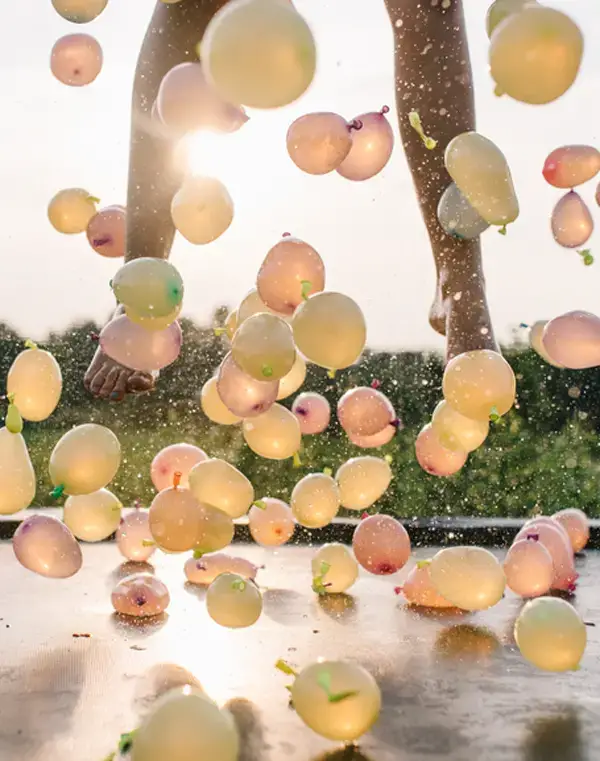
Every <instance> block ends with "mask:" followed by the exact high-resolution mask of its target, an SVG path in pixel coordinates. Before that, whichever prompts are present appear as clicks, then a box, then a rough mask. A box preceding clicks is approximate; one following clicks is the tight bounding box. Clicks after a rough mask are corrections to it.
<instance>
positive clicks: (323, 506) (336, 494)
mask: <svg viewBox="0 0 600 761" xmlns="http://www.w3.org/2000/svg"><path fill="white" fill-rule="evenodd" d="M290 507H291V508H292V514H293V516H294V518H295V519H296V521H297V522H298V523H299V524H300V525H301V526H305V527H306V528H322V527H323V526H327V525H328V524H329V523H331V521H332V520H333V519H334V518H335V516H336V515H337V513H338V510H339V509H340V490H339V488H338V485H337V483H336V482H335V481H334V479H333V478H332V477H331V476H328V475H326V474H325V473H310V474H309V475H308V476H304V478H302V479H300V481H298V483H297V484H296V485H295V486H294V489H293V491H292V498H291V502H290Z"/></svg>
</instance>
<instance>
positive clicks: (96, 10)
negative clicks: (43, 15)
mask: <svg viewBox="0 0 600 761" xmlns="http://www.w3.org/2000/svg"><path fill="white" fill-rule="evenodd" d="M107 4H108V0H52V5H53V6H54V10H55V11H56V12H57V13H58V14H60V15H61V16H62V17H63V18H64V19H65V20H66V21H71V22H72V23H73V24H88V23H89V22H90V21H93V20H94V19H95V18H97V17H98V16H99V15H100V14H101V13H102V11H103V10H104V9H105V8H106V6H107Z"/></svg>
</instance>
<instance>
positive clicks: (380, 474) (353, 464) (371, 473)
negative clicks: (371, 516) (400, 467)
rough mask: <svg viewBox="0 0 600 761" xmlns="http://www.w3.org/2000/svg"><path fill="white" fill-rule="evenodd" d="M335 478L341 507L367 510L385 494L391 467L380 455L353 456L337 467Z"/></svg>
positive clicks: (390, 478)
mask: <svg viewBox="0 0 600 761" xmlns="http://www.w3.org/2000/svg"><path fill="white" fill-rule="evenodd" d="M335 480H336V481H337V485H338V487H339V490H340V501H341V504H342V507H345V508H346V509H347V510H367V509H368V508H369V507H371V506H372V505H373V504H375V502H377V500H378V499H379V498H380V497H381V496H383V495H384V494H385V492H386V490H387V488H388V486H389V485H390V481H391V480H392V469H391V468H390V465H389V463H388V461H387V460H385V459H383V458H382V457H370V456H366V457H353V458H351V459H350V460H346V462H345V463H344V464H343V465H342V466H341V467H340V468H339V469H338V471H337V473H336V474H335Z"/></svg>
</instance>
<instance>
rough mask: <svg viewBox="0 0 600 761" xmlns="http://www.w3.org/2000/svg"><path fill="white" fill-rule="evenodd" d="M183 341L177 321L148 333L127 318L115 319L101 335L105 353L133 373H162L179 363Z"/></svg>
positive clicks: (101, 343)
mask: <svg viewBox="0 0 600 761" xmlns="http://www.w3.org/2000/svg"><path fill="white" fill-rule="evenodd" d="M182 341H183V338H182V335H181V328H180V327H179V323H178V322H177V321H175V322H173V323H171V325H169V327H168V328H164V329H163V330H146V328H143V327H142V326H141V325H138V324H137V323H136V322H133V321H132V320H130V319H129V317H127V316H126V315H121V316H120V317H115V318H114V319H113V320H111V321H110V322H109V323H108V324H107V325H106V326H105V327H104V329H103V330H102V332H101V333H100V346H101V347H102V350H103V351H104V353H105V354H106V355H107V356H108V357H110V358H111V359H114V360H115V361H116V362H119V363H120V364H122V365H123V366H124V367H129V368H131V369H132V370H141V371H143V372H150V371H152V370H162V368H163V367H166V366H167V365H170V364H172V363H173V362H175V360H176V359H177V357H178V356H179V352H180V351H181V344H182Z"/></svg>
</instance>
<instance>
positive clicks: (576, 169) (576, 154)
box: [542, 145, 600, 190]
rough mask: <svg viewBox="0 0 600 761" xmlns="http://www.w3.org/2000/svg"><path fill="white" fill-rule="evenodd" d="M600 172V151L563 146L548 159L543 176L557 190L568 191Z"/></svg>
mask: <svg viewBox="0 0 600 761" xmlns="http://www.w3.org/2000/svg"><path fill="white" fill-rule="evenodd" d="M598 172H600V151H598V150H597V149H596V148H594V147H593V146H591V145H563V146H562V147H561V148H555V149H554V150H553V151H552V152H551V153H550V154H549V155H548V157H547V158H546V161H545V162H544V168H543V170H542V174H543V175H544V179H545V180H546V182H548V183H549V184H550V185H554V187H555V188H564V189H565V190H568V189H570V188H575V187H577V186H578V185H583V183H584V182H587V181H588V180H591V179H592V178H593V177H595V176H596V175H597V174H598Z"/></svg>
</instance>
